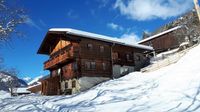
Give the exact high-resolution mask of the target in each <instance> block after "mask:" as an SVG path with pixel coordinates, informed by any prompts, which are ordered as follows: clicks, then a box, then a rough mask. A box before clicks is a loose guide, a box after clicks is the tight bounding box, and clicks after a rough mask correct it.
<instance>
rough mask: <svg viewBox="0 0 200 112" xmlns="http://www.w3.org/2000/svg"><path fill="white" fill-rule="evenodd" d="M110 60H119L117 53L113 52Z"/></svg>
mask: <svg viewBox="0 0 200 112" xmlns="http://www.w3.org/2000/svg"><path fill="white" fill-rule="evenodd" d="M112 56H113V57H112V58H113V59H114V60H115V59H119V54H118V53H117V52H114V53H113V54H112Z"/></svg>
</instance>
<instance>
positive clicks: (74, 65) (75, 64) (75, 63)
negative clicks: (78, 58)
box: [73, 62, 78, 71]
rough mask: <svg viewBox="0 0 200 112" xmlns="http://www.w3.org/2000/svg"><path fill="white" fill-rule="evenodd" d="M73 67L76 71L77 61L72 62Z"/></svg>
mask: <svg viewBox="0 0 200 112" xmlns="http://www.w3.org/2000/svg"><path fill="white" fill-rule="evenodd" d="M73 69H74V71H77V70H78V65H77V62H74V63H73Z"/></svg>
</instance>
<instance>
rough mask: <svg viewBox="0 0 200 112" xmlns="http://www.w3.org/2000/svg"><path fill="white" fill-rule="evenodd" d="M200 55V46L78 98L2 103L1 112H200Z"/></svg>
mask: <svg viewBox="0 0 200 112" xmlns="http://www.w3.org/2000/svg"><path fill="white" fill-rule="evenodd" d="M199 51H200V45H199V46H197V47H195V48H193V49H192V50H190V51H189V52H188V53H187V54H186V55H185V56H183V57H182V58H181V59H180V60H179V61H178V62H177V63H175V64H172V65H170V66H167V67H164V68H161V69H159V70H156V71H154V72H149V73H140V72H134V73H131V74H129V75H127V76H124V77H122V78H120V79H116V80H110V81H107V82H105V83H102V84H99V85H97V86H96V87H93V88H92V89H90V90H88V91H86V92H83V93H80V94H77V95H71V96H37V95H28V96H19V97H15V98H9V99H5V98H4V99H0V111H17V110H18V111H22V110H23V111H34V110H35V111H36V112H37V111H48V112H56V111H61V112H64V111H67V112H96V111H100V112H195V111H196V112H200V66H199V64H200V59H199V57H200V52H199ZM10 102H12V103H10Z"/></svg>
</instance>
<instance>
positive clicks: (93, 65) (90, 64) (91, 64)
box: [85, 61, 96, 70]
mask: <svg viewBox="0 0 200 112" xmlns="http://www.w3.org/2000/svg"><path fill="white" fill-rule="evenodd" d="M85 68H86V69H87V70H95V69H96V62H89V61H87V62H85Z"/></svg>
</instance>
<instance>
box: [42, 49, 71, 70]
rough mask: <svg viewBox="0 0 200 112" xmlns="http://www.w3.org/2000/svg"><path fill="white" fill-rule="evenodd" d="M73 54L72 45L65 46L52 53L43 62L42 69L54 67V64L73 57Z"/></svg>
mask: <svg viewBox="0 0 200 112" xmlns="http://www.w3.org/2000/svg"><path fill="white" fill-rule="evenodd" d="M73 56H74V53H73V47H72V46H70V47H65V48H63V49H61V50H59V51H57V52H55V53H54V54H52V56H51V58H50V59H49V60H47V61H46V62H45V63H44V69H49V68H52V67H55V66H56V65H58V64H60V63H63V62H66V61H67V60H68V59H71V58H73Z"/></svg>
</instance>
